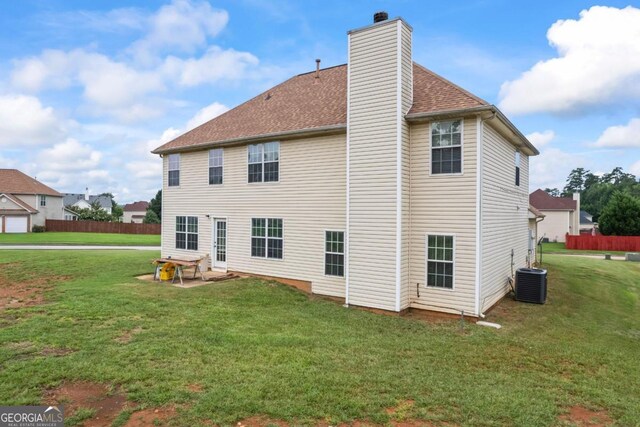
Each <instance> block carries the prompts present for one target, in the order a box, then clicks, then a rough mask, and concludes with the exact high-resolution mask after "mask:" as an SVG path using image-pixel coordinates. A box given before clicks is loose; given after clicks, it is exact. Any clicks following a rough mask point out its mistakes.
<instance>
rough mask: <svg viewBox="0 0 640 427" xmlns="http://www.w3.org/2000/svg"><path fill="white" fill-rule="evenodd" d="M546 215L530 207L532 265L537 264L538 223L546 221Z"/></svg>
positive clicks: (530, 253) (530, 252) (530, 256)
mask: <svg viewBox="0 0 640 427" xmlns="http://www.w3.org/2000/svg"><path fill="white" fill-rule="evenodd" d="M544 217H545V215H544V214H543V213H542V212H540V211H539V210H538V209H536V208H534V207H533V206H531V205H529V260H530V261H531V264H533V263H535V262H536V259H537V258H536V255H537V250H538V239H539V238H538V223H539V222H540V221H543V220H544Z"/></svg>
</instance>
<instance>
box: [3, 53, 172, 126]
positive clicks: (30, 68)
mask: <svg viewBox="0 0 640 427" xmlns="http://www.w3.org/2000/svg"><path fill="white" fill-rule="evenodd" d="M12 82H13V85H14V86H16V87H18V88H20V89H23V90H29V91H38V90H42V89H58V90H61V89H66V88H68V87H69V86H72V85H77V86H81V87H83V88H84V91H83V97H84V99H85V100H86V101H87V102H88V103H89V110H90V111H91V112H92V113H94V114H98V115H102V114H106V115H111V116H114V117H116V118H117V119H119V120H121V121H124V122H132V121H136V120H141V119H147V118H150V117H154V116H157V115H159V114H160V113H161V112H162V108H161V105H158V103H154V102H152V100H150V99H147V96H148V95H151V94H156V93H159V92H162V91H164V90H165V85H164V82H163V79H162V76H161V75H160V74H159V73H158V72H157V71H140V70H136V69H134V68H132V67H131V66H129V65H127V64H125V63H123V62H117V61H113V60H112V59H110V58H109V57H107V56H105V55H102V54H99V53H94V52H87V51H85V50H82V49H75V50H72V51H69V52H65V51H61V50H46V51H44V52H43V53H42V54H41V55H40V56H37V57H31V58H28V59H23V60H18V61H15V62H14V70H13V72H12Z"/></svg>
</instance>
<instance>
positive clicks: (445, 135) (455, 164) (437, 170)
mask: <svg viewBox="0 0 640 427" xmlns="http://www.w3.org/2000/svg"><path fill="white" fill-rule="evenodd" d="M461 172H462V120H449V121H442V122H434V123H432V124H431V174H432V175H434V174H446V173H449V174H450V173H461Z"/></svg>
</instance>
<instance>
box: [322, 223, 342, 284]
mask: <svg viewBox="0 0 640 427" xmlns="http://www.w3.org/2000/svg"><path fill="white" fill-rule="evenodd" d="M324 241H325V248H324V274H326V275H328V276H340V277H343V276H344V232H343V231H325V232H324Z"/></svg>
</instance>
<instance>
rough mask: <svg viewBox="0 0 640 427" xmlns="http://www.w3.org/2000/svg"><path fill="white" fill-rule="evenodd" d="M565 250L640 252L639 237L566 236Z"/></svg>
mask: <svg viewBox="0 0 640 427" xmlns="http://www.w3.org/2000/svg"><path fill="white" fill-rule="evenodd" d="M566 239H567V240H566V243H565V247H566V248H567V249H582V250H596V251H623V252H640V236H584V235H581V236H572V235H569V234H567V236H566Z"/></svg>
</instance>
